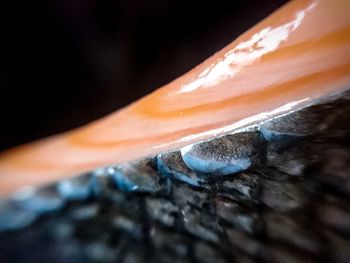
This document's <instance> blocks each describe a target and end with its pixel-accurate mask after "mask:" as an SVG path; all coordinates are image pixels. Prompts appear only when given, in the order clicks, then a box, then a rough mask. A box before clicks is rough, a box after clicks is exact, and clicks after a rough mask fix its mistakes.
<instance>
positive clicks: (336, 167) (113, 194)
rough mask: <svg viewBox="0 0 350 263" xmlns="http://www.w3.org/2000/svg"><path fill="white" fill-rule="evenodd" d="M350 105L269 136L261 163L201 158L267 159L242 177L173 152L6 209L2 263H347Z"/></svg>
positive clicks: (0, 221) (29, 196) (266, 127)
mask: <svg viewBox="0 0 350 263" xmlns="http://www.w3.org/2000/svg"><path fill="white" fill-rule="evenodd" d="M346 98H347V97H346V95H344V96H343V98H341V99H337V100H336V101H335V102H329V103H328V104H321V105H318V106H314V107H312V108H311V109H308V110H303V112H299V113H294V114H297V115H294V116H293V115H289V116H286V117H283V118H280V119H275V120H274V121H273V122H270V123H265V124H263V125H262V130H263V135H264V138H262V139H261V140H263V141H264V143H259V144H258V146H255V147H258V149H256V151H252V150H251V149H250V147H252V146H251V145H254V144H249V142H247V140H244V141H243V142H241V143H244V146H242V145H240V146H237V145H235V143H233V144H232V145H233V146H232V145H231V146H230V147H233V148H232V149H230V148H229V147H228V146H227V144H220V143H218V142H220V140H221V141H224V140H223V139H219V140H217V141H216V142H209V143H208V142H203V143H202V144H203V145H201V146H200V147H199V146H198V145H197V146H196V147H197V149H205V148H206V147H209V148H210V147H213V145H215V149H213V151H212V152H211V153H210V154H209V157H210V158H211V159H213V158H214V159H215V158H218V159H219V160H226V159H225V156H223V155H225V152H226V153H228V154H230V153H231V157H232V156H237V154H239V153H237V149H245V150H246V149H249V153H251V152H259V162H257V161H254V160H252V163H253V164H254V165H251V166H250V167H249V168H248V169H246V170H244V171H241V172H239V173H236V174H228V175H225V176H223V175H222V174H221V173H220V172H218V173H215V172H214V173H213V172H206V171H201V172H200V173H197V172H196V171H193V170H191V169H189V168H188V167H187V166H186V164H185V163H184V162H183V160H182V159H181V153H180V152H173V153H164V154H162V155H160V156H158V157H156V158H153V159H149V160H143V161H140V162H136V163H130V164H124V165H120V166H115V167H106V168H104V169H100V170H97V171H94V172H91V173H88V174H86V175H83V176H81V177H76V178H72V179H70V180H66V181H64V182H60V183H58V184H57V185H53V186H49V187H46V188H43V189H34V190H33V189H29V190H28V189H27V190H26V191H22V192H20V193H17V194H16V195H15V196H14V197H13V198H12V199H11V200H2V203H0V209H1V212H0V226H1V229H0V230H1V232H0V262H349V261H350V202H349V201H350V129H349V126H350V122H349V119H350V117H348V116H350V105H349V103H348V100H347V99H346ZM309 112H311V113H310V114H309ZM310 118H311V119H310ZM315 120H317V122H314V121H315ZM310 122H311V123H312V126H310ZM285 123H287V124H288V125H287V124H285ZM293 123H294V124H293ZM322 123H323V125H322ZM251 132H252V131H249V133H250V134H251ZM254 133H257V134H259V133H260V128H257V129H255V131H254ZM271 134H273V136H271ZM230 136H231V137H232V138H234V137H237V136H238V137H241V138H251V136H250V135H244V133H242V134H238V135H233V136H232V135H230ZM254 138H255V137H254ZM205 144H207V145H205ZM220 147H223V150H222V151H221V150H220V149H221V148H220ZM237 147H238V148H237ZM216 153H217V154H216ZM207 157H208V154H207V155H205V154H204V155H203V159H204V160H206V159H205V158H207ZM244 158H256V155H254V154H248V155H247V154H245V155H244ZM209 170H210V169H209ZM15 219H17V221H16V220H15Z"/></svg>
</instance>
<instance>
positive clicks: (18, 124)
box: [0, 0, 286, 150]
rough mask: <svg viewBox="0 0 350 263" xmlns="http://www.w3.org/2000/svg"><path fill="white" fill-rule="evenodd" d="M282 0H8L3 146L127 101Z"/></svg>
mask: <svg viewBox="0 0 350 263" xmlns="http://www.w3.org/2000/svg"><path fill="white" fill-rule="evenodd" d="M285 2H286V1H285V0H255V1H252V0H250V1H248V0H245V1H243V0H241V1H234V0H231V1H223V0H217V1H181V0H163V1H160V0H155V1H150V0H139V1H132V0H124V1H122V0H113V1H112V0H36V1H27V0H21V1H18V0H6V1H4V0H3V1H1V3H0V34H1V38H0V123H1V129H0V150H2V149H6V148H8V147H12V146H15V145H18V144H20V143H24V142H28V141H31V140H33V139H37V138H42V137H45V136H48V135H51V134H54V133H58V132H62V131H66V130H68V129H71V128H74V127H77V126H80V125H82V124H84V123H87V122H89V121H92V120H95V119H97V118H99V117H101V116H104V115H106V114H107V113H110V112H112V111H114V110H116V109H118V108H120V107H123V106H125V105H127V104H128V103H130V102H131V101H133V100H135V99H137V98H140V97H142V96H143V95H145V94H147V93H149V92H150V91H152V90H154V89H155V88H157V87H159V86H161V85H163V84H166V83H167V82H169V81H171V80H173V79H174V78H176V77H178V76H180V75H181V74H183V73H185V72H186V71H188V70H189V69H191V68H192V67H194V66H195V65H196V64H198V63H200V62H202V61H203V60H204V59H206V58H207V57H209V56H210V55H212V54H213V53H215V52H216V51H218V50H220V49H221V48H222V47H224V46H225V45H227V44H228V43H230V42H231V41H232V40H234V39H235V38H236V37H237V36H238V35H240V34H241V33H243V32H244V31H245V30H247V29H248V28H250V27H251V26H253V25H254V24H255V23H257V22H259V21H260V20H261V19H262V18H264V17H265V16H267V15H268V14H270V13H271V12H272V11H274V10H275V9H277V8H278V7H279V6H281V5H282V4H283V3H285Z"/></svg>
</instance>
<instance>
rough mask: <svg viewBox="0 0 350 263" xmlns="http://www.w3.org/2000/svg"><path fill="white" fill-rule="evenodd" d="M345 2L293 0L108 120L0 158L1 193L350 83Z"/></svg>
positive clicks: (183, 140)
mask: <svg viewBox="0 0 350 263" xmlns="http://www.w3.org/2000/svg"><path fill="white" fill-rule="evenodd" d="M349 7H350V2H349V1H343V0H335V1H326V0H318V1H317V0H312V1H306V0H305V1H303V0H296V1H292V2H290V3H288V4H287V5H285V6H284V7H282V8H280V9H278V10H277V11H276V12H275V13H273V14H272V15H270V16H269V17H267V18H266V19H264V20H263V21H262V22H260V23H258V24H257V25H256V26H255V27H253V28H252V29H250V30H248V31H247V32H246V33H244V34H243V35H241V36H240V37H239V38H237V39H236V40H235V41H233V42H232V43H231V44H229V45H228V46H226V47H225V48H223V49H222V50H221V51H219V52H217V53H216V54H214V55H213V56H212V57H211V58H209V59H208V60H206V61H205V62H203V63H202V64H200V65H199V66H197V67H195V68H194V69H193V70H191V71H189V72H188V73H186V74H185V75H183V76H181V77H179V78H178V79H176V80H174V81H172V82H170V83H169V84H167V85H166V86H164V87H161V88H160V89H158V90H157V91H155V92H153V93H151V94H149V95H148V96H146V97H144V98H142V99H140V100H138V101H136V102H135V103H133V104H131V105H130V106H128V107H126V108H124V109H121V110H119V111H117V112H115V113H112V114H110V115H109V116H107V117H105V118H102V119H100V120H98V121H95V122H93V123H91V124H88V125H86V126H83V127H81V128H78V129H75V130H73V131H70V132H67V133H64V134H61V135H56V136H53V137H50V138H47V139H43V140H40V141H37V142H34V143H32V144H28V145H24V146H20V147H17V148H14V149H11V150H9V151H6V152H3V153H1V155H0V194H2V195H6V194H9V193H11V192H13V191H14V190H15V189H17V188H19V187H22V186H26V185H40V184H45V183H49V182H53V181H57V180H59V179H62V178H65V177H68V176H71V175H74V174H80V173H82V172H84V171H88V170H91V169H96V168H98V167H102V166H105V165H108V164H117V163H122V162H125V161H130V160H135V159H139V158H142V157H145V156H151V155H155V154H157V153H160V152H164V151H169V150H171V149H175V148H180V147H182V146H185V145H188V144H190V143H194V142H199V141H202V140H206V139H209V138H213V137H216V136H219V135H222V134H225V133H227V132H229V131H232V130H234V129H236V128H240V127H243V126H245V125H248V124H251V123H254V122H257V121H262V120H264V119H268V118H271V117H273V116H276V115H280V114H283V113H286V112H288V111H292V110H295V109H298V108H301V107H304V106H307V105H309V104H313V103H315V102H317V100H319V99H320V98H323V97H327V96H329V95H331V94H334V93H338V92H341V91H343V90H345V89H346V88H348V87H350V57H349V56H348V54H349V53H350V17H349V15H348V10H349Z"/></svg>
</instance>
